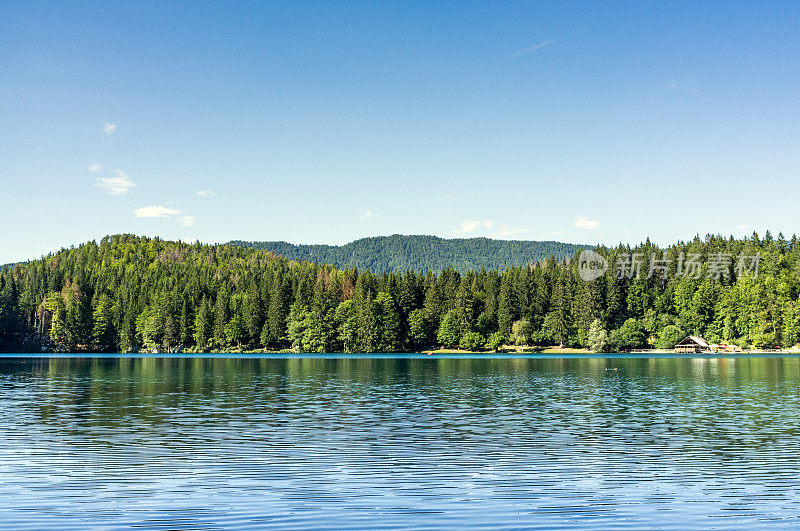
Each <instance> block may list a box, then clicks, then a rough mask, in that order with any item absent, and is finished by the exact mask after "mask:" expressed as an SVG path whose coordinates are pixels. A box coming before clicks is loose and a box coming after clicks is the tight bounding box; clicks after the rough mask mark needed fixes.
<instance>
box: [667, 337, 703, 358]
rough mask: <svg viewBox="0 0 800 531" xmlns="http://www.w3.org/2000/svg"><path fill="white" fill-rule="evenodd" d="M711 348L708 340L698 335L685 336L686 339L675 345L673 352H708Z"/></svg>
mask: <svg viewBox="0 0 800 531" xmlns="http://www.w3.org/2000/svg"><path fill="white" fill-rule="evenodd" d="M709 350H711V348H710V347H709V346H708V342H707V341H706V340H705V339H703V338H702V337H700V336H686V339H684V340H683V341H681V342H680V343H678V344H677V345H675V352H679V353H683V354H688V353H696V352H708V351H709Z"/></svg>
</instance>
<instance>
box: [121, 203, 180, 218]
mask: <svg viewBox="0 0 800 531" xmlns="http://www.w3.org/2000/svg"><path fill="white" fill-rule="evenodd" d="M180 213H181V211H180V210H176V209H174V208H169V207H165V206H163V205H152V206H146V207H141V208H137V209H136V210H134V211H133V214H134V215H135V216H136V217H137V218H168V217H170V216H175V215H177V214H180ZM189 217H191V216H189Z"/></svg>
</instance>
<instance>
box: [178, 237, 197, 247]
mask: <svg viewBox="0 0 800 531" xmlns="http://www.w3.org/2000/svg"><path fill="white" fill-rule="evenodd" d="M181 241H182V242H183V243H188V244H189V245H194V244H195V243H197V238H181Z"/></svg>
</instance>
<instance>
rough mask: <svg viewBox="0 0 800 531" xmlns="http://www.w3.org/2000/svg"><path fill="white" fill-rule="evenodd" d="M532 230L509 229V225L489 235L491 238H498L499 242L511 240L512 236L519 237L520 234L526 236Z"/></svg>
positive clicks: (523, 228) (522, 228)
mask: <svg viewBox="0 0 800 531" xmlns="http://www.w3.org/2000/svg"><path fill="white" fill-rule="evenodd" d="M529 230H530V229H527V228H525V227H509V226H508V225H503V226H501V227H498V228H497V230H496V231H494V232H492V233H491V234H489V237H490V238H496V239H498V240H502V239H505V238H511V237H512V236H519V235H520V234H525V233H526V232H528V231H529Z"/></svg>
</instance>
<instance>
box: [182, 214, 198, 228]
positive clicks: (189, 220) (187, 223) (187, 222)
mask: <svg viewBox="0 0 800 531" xmlns="http://www.w3.org/2000/svg"><path fill="white" fill-rule="evenodd" d="M194 220H195V217H194V216H180V217H179V218H178V224H179V225H180V226H181V227H191V226H192V225H194Z"/></svg>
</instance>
